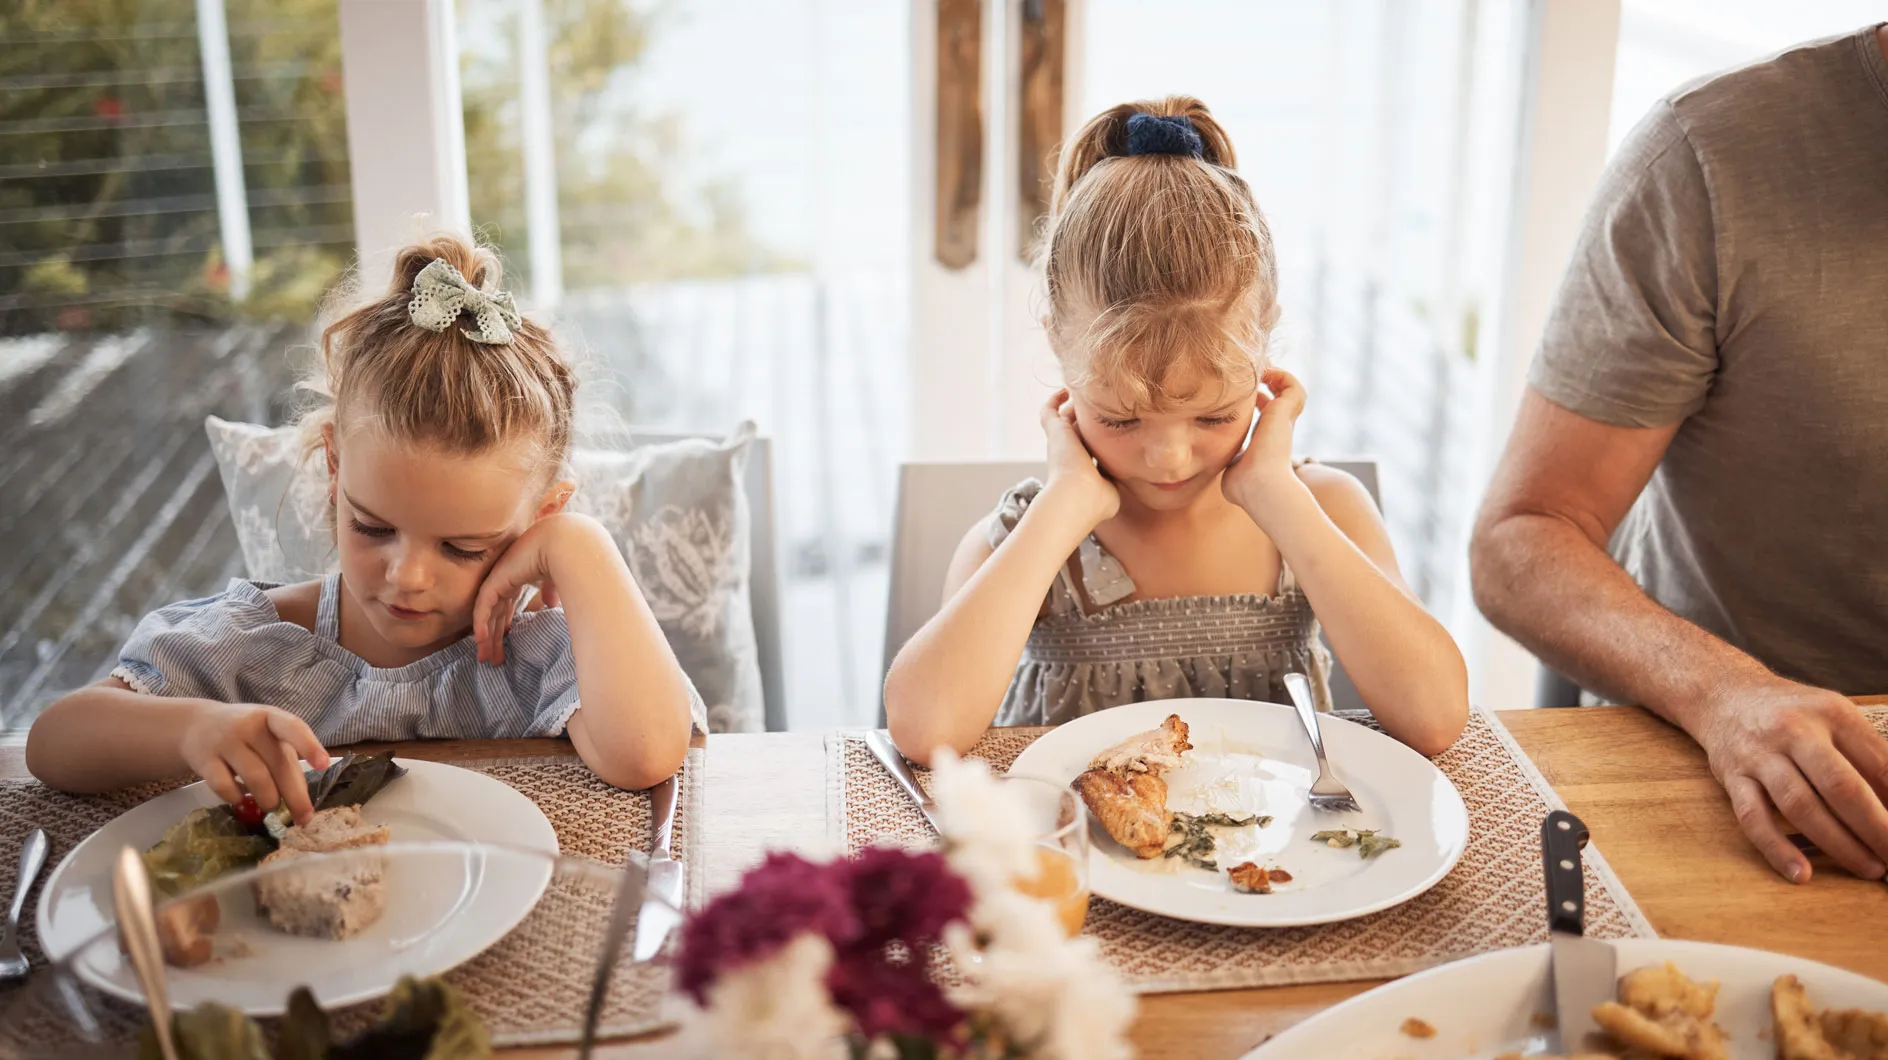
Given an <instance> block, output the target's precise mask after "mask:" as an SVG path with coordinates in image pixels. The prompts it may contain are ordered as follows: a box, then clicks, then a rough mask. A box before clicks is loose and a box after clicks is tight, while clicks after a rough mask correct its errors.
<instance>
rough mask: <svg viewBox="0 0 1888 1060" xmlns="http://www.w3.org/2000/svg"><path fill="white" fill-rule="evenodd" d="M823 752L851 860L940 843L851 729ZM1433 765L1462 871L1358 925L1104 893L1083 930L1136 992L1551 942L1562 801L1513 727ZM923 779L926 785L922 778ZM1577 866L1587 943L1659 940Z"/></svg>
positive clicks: (1419, 961)
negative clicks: (1547, 852) (1549, 869)
mask: <svg viewBox="0 0 1888 1060" xmlns="http://www.w3.org/2000/svg"><path fill="white" fill-rule="evenodd" d="M1048 731H1049V730H1048V729H1045V728H1030V729H996V730H992V731H990V732H989V733H987V734H986V735H985V736H984V738H983V739H982V740H981V741H980V742H979V743H978V744H977V746H976V747H974V748H972V749H971V752H970V754H971V755H972V756H974V757H978V758H982V759H984V760H985V761H987V762H989V763H990V765H991V767H992V768H993V769H996V770H998V771H1003V770H1007V769H1008V768H1009V766H1010V764H1011V763H1013V762H1014V761H1015V760H1016V757H1017V755H1019V754H1021V753H1022V751H1023V749H1024V748H1025V747H1028V746H1029V745H1030V744H1031V743H1034V742H1035V741H1036V740H1037V739H1038V738H1039V737H1041V736H1042V734H1043V733H1045V732H1048ZM827 748H828V755H829V772H828V778H829V783H830V784H831V788H830V790H829V799H830V803H829V811H830V813H831V814H832V817H831V819H832V820H833V821H835V822H838V828H839V830H840V831H839V834H840V835H841V836H843V841H844V843H845V848H846V849H847V850H848V851H853V850H857V849H859V848H860V847H863V846H866V845H869V844H872V843H894V844H924V843H928V842H931V841H932V840H933V839H934V834H933V833H932V832H931V830H930V828H929V826H928V825H927V824H926V823H925V820H924V818H923V817H922V816H920V815H919V813H918V812H917V809H916V808H915V807H914V806H913V805H912V804H911V800H910V799H908V798H906V797H905V796H904V795H903V793H902V792H901V791H900V790H899V789H898V788H897V787H896V786H895V785H894V784H893V783H892V781H891V778H890V777H889V776H887V775H886V773H885V770H884V768H883V767H881V766H880V765H879V764H878V761H877V760H876V759H874V758H873V757H872V755H871V752H870V751H869V750H868V749H867V748H866V746H865V742H864V741H863V740H862V739H861V738H860V737H859V735H858V734H857V733H841V734H837V735H835V736H834V737H832V738H831V739H830V740H829V741H828V745H827ZM1434 761H1435V763H1436V766H1437V767H1438V768H1440V769H1441V770H1442V771H1443V773H1445V774H1446V775H1447V776H1448V777H1449V779H1450V780H1451V781H1453V782H1454V783H1455V786H1456V788H1457V790H1459V791H1460V792H1461V793H1462V801H1463V802H1464V803H1466V804H1467V805H1468V811H1469V840H1468V847H1467V849H1466V850H1465V851H1464V853H1463V855H1462V860H1461V861H1460V862H1459V863H1458V864H1457V865H1456V867H1455V869H1454V871H1452V872H1451V873H1450V874H1449V875H1448V876H1447V877H1446V878H1445V879H1443V881H1442V882H1441V883H1439V884H1437V885H1436V886H1435V887H1434V888H1432V889H1431V890H1430V891H1429V892H1427V893H1426V894H1423V895H1421V896H1420V897H1417V898H1414V899H1412V900H1410V901H1409V902H1406V903H1404V904H1402V905H1400V906H1397V907H1395V908H1393V909H1388V910H1385V911H1383V912H1380V913H1374V914H1371V915H1369V916H1365V917H1360V918H1358V919H1355V920H1349V921H1345V922H1342V923H1338V924H1324V925H1318V926H1313V927H1295V928H1238V927H1222V926H1218V925H1212V924H1196V923H1192V922H1190V921H1183V920H1174V919H1170V918H1168V917H1163V916H1158V915H1155V914H1152V913H1145V912H1141V911H1140V910H1136V909H1130V908H1128V907H1126V906H1123V905H1119V904H1116V903H1114V902H1111V901H1108V900H1107V899H1104V898H1100V897H1097V898H1095V899H1094V900H1093V901H1092V902H1091V904H1090V906H1089V913H1088V923H1087V925H1086V926H1085V927H1084V928H1083V931H1084V933H1085V934H1088V935H1090V936H1091V937H1093V938H1095V939H1096V940H1098V941H1099V942H1100V943H1101V951H1102V956H1103V958H1104V959H1105V960H1107V961H1108V962H1109V963H1110V964H1112V965H1113V966H1114V967H1115V968H1116V969H1117V970H1118V971H1120V972H1121V973H1122V975H1123V976H1124V977H1125V978H1126V979H1127V981H1128V982H1129V984H1130V985H1131V986H1133V987H1134V988H1135V989H1136V990H1138V991H1140V992H1141V993H1166V992H1175V991H1188V990H1219V989H1233V988H1241V987H1256V986H1279V985H1284V984H1288V983H1315V982H1334V981H1343V980H1356V979H1384V978H1392V977H1395V976H1401V975H1408V974H1410V973H1412V972H1416V971H1420V970H1422V969H1424V968H1429V967H1432V966H1434V965H1437V964H1443V963H1446V962H1448V961H1452V960H1456V959H1459V958H1462V957H1467V956H1470V955H1472V954H1476V953H1483V952H1486V951H1489V950H1497V949H1505V948H1508V947H1511V946H1526V945H1530V944H1532V943H1536V942H1545V941H1547V922H1546V908H1547V897H1546V893H1545V890H1544V888H1543V885H1542V882H1541V855H1540V827H1541V821H1542V819H1543V818H1545V817H1546V816H1547V814H1548V813H1549V812H1550V811H1552V810H1556V809H1564V808H1565V806H1564V804H1563V803H1562V802H1561V801H1560V799H1559V797H1558V796H1556V795H1555V794H1554V792H1553V789H1552V788H1551V787H1549V786H1548V784H1547V782H1546V780H1545V779H1544V778H1543V777H1542V776H1541V775H1540V772H1539V771H1538V770H1537V769H1535V768H1534V765H1533V763H1532V762H1530V761H1528V758H1527V755H1526V754H1525V753H1524V752H1523V751H1522V750H1521V748H1520V746H1519V745H1517V744H1516V743H1515V742H1514V739H1513V737H1511V736H1509V735H1508V732H1507V730H1506V729H1504V728H1502V726H1501V725H1500V723H1499V722H1496V721H1495V720H1494V719H1492V718H1491V717H1489V716H1488V715H1487V714H1486V713H1485V712H1483V711H1481V710H1479V709H1477V710H1476V711H1474V712H1473V714H1472V715H1471V717H1470V719H1469V724H1468V727H1467V729H1466V730H1465V731H1464V732H1463V734H1462V738H1461V739H1460V740H1458V741H1456V744H1455V746H1454V747H1451V748H1450V749H1449V750H1448V751H1445V752H1444V753H1443V754H1441V755H1439V756H1437V757H1436V759H1435V760H1434ZM919 778H920V782H921V783H924V784H927V785H928V784H929V782H930V777H929V774H927V773H924V772H922V771H920V772H919ZM1583 860H1584V863H1585V870H1586V888H1587V933H1588V934H1589V935H1590V936H1593V937H1595V938H1604V939H1616V938H1627V937H1645V938H1650V937H1653V936H1654V935H1655V934H1656V933H1655V932H1654V931H1653V929H1652V925H1651V923H1650V922H1649V921H1647V920H1646V918H1645V915H1644V914H1643V913H1641V912H1640V911H1639V907H1638V905H1637V904H1636V903H1634V902H1633V900H1632V897H1631V896H1630V895H1628V894H1627V893H1626V889H1625V887H1624V886H1623V885H1621V884H1620V882H1619V878H1618V877H1617V876H1616V875H1614V873H1613V871H1612V869H1611V867H1609V866H1608V865H1607V864H1606V859H1605V858H1604V857H1603V856H1601V854H1600V852H1599V850H1598V849H1597V845H1590V846H1588V847H1587V851H1586V855H1585V857H1584V859H1583Z"/></svg>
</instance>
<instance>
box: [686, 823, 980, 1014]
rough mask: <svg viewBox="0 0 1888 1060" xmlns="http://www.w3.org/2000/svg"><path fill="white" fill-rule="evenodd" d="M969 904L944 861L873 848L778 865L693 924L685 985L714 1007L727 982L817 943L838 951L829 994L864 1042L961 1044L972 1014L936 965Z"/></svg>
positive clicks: (782, 859)
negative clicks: (802, 939)
mask: <svg viewBox="0 0 1888 1060" xmlns="http://www.w3.org/2000/svg"><path fill="white" fill-rule="evenodd" d="M970 900H971V894H970V885H969V884H967V883H965V882H964V880H963V879H962V878H961V877H959V876H958V875H957V874H956V873H954V872H952V871H951V870H950V866H949V865H948V864H947V863H946V862H945V860H944V858H943V856H942V855H940V854H935V853H910V852H907V851H902V850H893V849H887V848H878V847H873V848H868V849H866V850H863V851H861V852H860V853H859V854H857V855H856V856H854V857H851V858H847V859H844V860H840V861H835V862H832V863H831V864H828V865H819V864H815V863H813V862H810V861H807V860H806V859H805V858H801V857H798V856H796V855H793V854H772V855H769V856H768V858H767V860H766V861H764V862H762V863H761V865H760V866H759V867H758V868H755V869H753V870H751V871H750V872H748V873H747V875H745V876H743V877H742V878H741V885H740V887H739V888H737V889H736V890H734V891H733V892H731V893H729V894H725V895H722V896H721V897H720V898H717V899H715V900H714V901H713V902H711V903H709V904H708V905H707V906H706V907H705V908H703V909H702V910H701V911H700V912H698V913H696V914H695V915H694V916H693V917H691V918H690V919H689V921H688V924H687V925H686V926H685V927H684V928H683V929H682V945H681V951H680V953H679V954H678V955H677V958H676V965H677V980H678V982H679V984H680V986H681V988H682V989H683V990H685V991H687V992H688V994H689V995H690V996H691V997H693V998H694V999H695V1001H696V1003H697V1004H706V1003H707V991H708V987H709V986H710V985H712V984H713V983H714V981H715V980H716V979H717V978H718V977H720V976H721V975H722V974H723V973H725V972H727V971H729V970H731V969H734V968H738V967H740V966H741V965H744V964H746V963H748V962H750V961H754V960H759V959H763V958H766V957H769V956H771V955H773V954H774V953H775V952H776V951H778V950H779V949H780V948H781V947H782V946H784V945H785V944H786V943H787V942H788V941H790V940H791V939H793V938H794V937H796V936H798V935H800V934H803V933H805V932H809V931H810V932H818V933H819V934H821V935H823V936H825V937H826V940H827V941H828V942H830V943H831V944H832V947H833V966H832V969H831V970H830V971H829V972H828V973H827V975H826V988H827V990H828V992H829V993H831V995H832V998H833V1003H834V1004H835V1005H837V1006H838V1007H839V1008H840V1009H842V1010H844V1011H845V1012H847V1013H849V1014H850V1015H851V1016H852V1018H853V1022H854V1023H855V1024H856V1025H857V1027H858V1030H859V1032H860V1033H861V1034H863V1035H865V1036H866V1037H867V1038H868V1039H870V1038H874V1037H877V1036H879V1035H882V1034H913V1035H922V1036H925V1037H928V1038H931V1039H933V1040H940V1041H956V1040H958V1039H959V1038H961V1037H962V1034H963V1026H964V1015H963V1013H961V1012H959V1011H958V1010H957V1009H956V1008H955V1007H953V1006H952V1005H951V1003H950V1001H949V1000H947V999H946V998H945V996H944V992H943V990H942V989H941V988H940V987H939V986H938V983H937V979H936V975H935V969H934V968H933V966H932V963H931V956H932V953H933V952H934V950H935V949H936V947H937V944H938V940H939V938H940V936H941V935H942V934H943V931H944V927H945V925H947V924H949V923H951V922H952V921H955V920H962V919H963V918H964V917H965V916H966V915H967V914H968V912H969V908H970Z"/></svg>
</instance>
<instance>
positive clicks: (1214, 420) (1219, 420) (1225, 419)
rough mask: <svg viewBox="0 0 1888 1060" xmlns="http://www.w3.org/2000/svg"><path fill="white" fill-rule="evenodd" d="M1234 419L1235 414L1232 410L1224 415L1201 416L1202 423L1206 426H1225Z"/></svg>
mask: <svg viewBox="0 0 1888 1060" xmlns="http://www.w3.org/2000/svg"><path fill="white" fill-rule="evenodd" d="M1232 421H1233V415H1232V413H1230V412H1228V413H1226V414H1225V415H1222V416H1201V417H1199V422H1200V425H1201V426H1204V427H1224V426H1225V425H1226V424H1228V423H1231V422H1232Z"/></svg>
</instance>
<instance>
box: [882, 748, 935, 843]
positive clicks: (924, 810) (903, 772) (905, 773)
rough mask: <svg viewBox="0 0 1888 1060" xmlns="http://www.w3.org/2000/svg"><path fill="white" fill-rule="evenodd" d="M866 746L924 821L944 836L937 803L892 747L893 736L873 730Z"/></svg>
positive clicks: (909, 764) (902, 757)
mask: <svg viewBox="0 0 1888 1060" xmlns="http://www.w3.org/2000/svg"><path fill="white" fill-rule="evenodd" d="M865 746H867V747H868V748H871V750H872V756H873V757H875V758H877V759H878V761H879V764H880V765H882V766H884V767H885V772H887V773H890V774H891V775H892V779H893V780H895V781H897V782H898V786H899V787H901V788H903V789H905V794H907V795H909V796H911V801H912V802H915V803H917V804H918V812H919V813H921V814H924V819H925V820H927V821H929V822H931V827H932V828H934V829H937V833H938V834H939V835H943V834H944V829H943V828H942V827H941V826H939V824H938V822H937V803H935V802H932V801H931V796H929V795H926V794H925V793H924V788H922V787H920V786H919V785H918V778H917V777H915V776H913V775H912V773H911V763H909V762H906V761H905V756H904V755H902V754H900V753H898V748H897V747H894V746H893V745H892V738H891V734H890V733H887V732H886V731H885V730H884V729H872V730H870V731H869V732H867V733H866V734H865Z"/></svg>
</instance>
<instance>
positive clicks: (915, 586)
mask: <svg viewBox="0 0 1888 1060" xmlns="http://www.w3.org/2000/svg"><path fill="white" fill-rule="evenodd" d="M1319 463H1322V464H1328V465H1329V466H1331V467H1334V468H1337V469H1338V470H1340V471H1348V472H1350V473H1351V474H1352V475H1355V476H1356V477H1357V480H1358V481H1360V482H1362V483H1363V484H1364V488H1365V489H1368V490H1369V491H1370V498H1371V499H1372V500H1374V501H1376V502H1377V507H1378V508H1379V509H1381V508H1382V507H1383V498H1382V496H1381V495H1380V493H1379V492H1378V486H1377V462H1376V461H1375V460H1366V459H1352V460H1320V461H1319ZM1044 473H1045V465H1044V464H1043V462H1042V461H1040V460H1009V461H972V462H958V461H918V462H909V463H903V464H900V465H898V500H897V504H896V506H895V508H894V509H893V516H892V519H893V522H892V557H891V561H892V569H891V593H890V600H889V601H888V604H887V606H886V609H885V659H884V667H883V670H882V671H881V674H882V673H886V672H890V670H891V666H892V660H893V659H894V658H896V657H897V655H898V649H900V648H902V647H904V646H905V642H906V641H908V640H910V639H911V635H912V634H914V633H916V632H917V631H918V630H919V629H920V628H921V627H922V626H923V625H924V624H925V623H926V622H928V621H930V620H931V616H932V615H934V614H936V613H937V609H938V608H939V607H941V606H943V603H944V599H943V597H944V574H945V572H946V571H947V570H949V568H950V564H951V556H952V555H953V554H954V553H955V552H956V551H957V543H958V542H959V541H962V540H963V537H964V532H965V531H966V530H968V529H970V526H971V524H972V523H975V522H976V521H977V520H978V519H981V518H983V517H984V516H986V515H988V514H990V512H991V511H992V510H993V509H995V508H996V502H997V501H998V500H999V499H1001V498H1002V496H1003V492H1004V491H1005V490H1007V489H1009V488H1010V487H1011V486H1014V485H1016V484H1017V483H1018V482H1021V481H1022V480H1023V479H1026V478H1030V477H1035V478H1041V477H1042V476H1043V474H1044ZM1331 702H1332V705H1333V706H1334V707H1335V708H1336V709H1338V710H1362V709H1364V705H1363V699H1362V697H1360V696H1359V695H1358V694H1357V686H1356V685H1354V684H1352V683H1351V679H1350V676H1349V675H1348V674H1346V673H1345V672H1344V668H1343V667H1342V666H1333V667H1332V668H1331ZM884 723H885V703H884V699H883V696H882V695H881V697H880V701H879V724H880V725H883V724H884Z"/></svg>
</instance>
